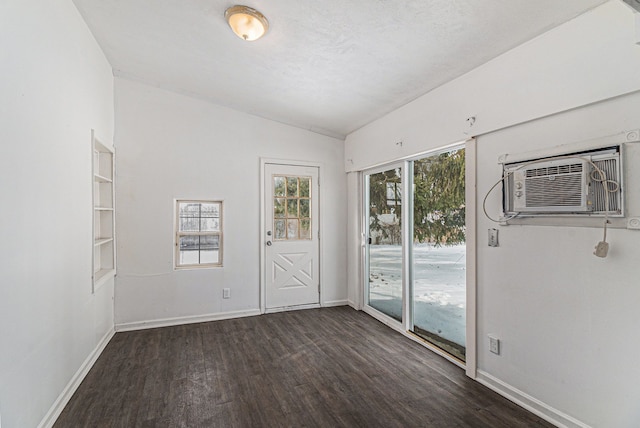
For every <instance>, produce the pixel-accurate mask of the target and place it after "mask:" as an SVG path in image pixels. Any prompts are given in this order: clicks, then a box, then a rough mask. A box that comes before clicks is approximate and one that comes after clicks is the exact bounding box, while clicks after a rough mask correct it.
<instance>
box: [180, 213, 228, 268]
mask: <svg viewBox="0 0 640 428" xmlns="http://www.w3.org/2000/svg"><path fill="white" fill-rule="evenodd" d="M177 214H178V215H177V217H178V218H177V227H176V229H177V230H176V267H177V268H179V267H210V266H222V246H221V242H222V201H177Z"/></svg>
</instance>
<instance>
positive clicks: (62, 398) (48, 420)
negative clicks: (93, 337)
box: [38, 328, 116, 428]
mask: <svg viewBox="0 0 640 428" xmlns="http://www.w3.org/2000/svg"><path fill="white" fill-rule="evenodd" d="M115 333H116V332H115V330H114V329H113V328H112V329H110V330H109V331H107V333H106V334H105V335H104V337H103V338H102V339H101V340H100V342H99V343H98V345H97V346H96V347H95V349H94V350H93V351H92V352H91V354H89V356H88V357H87V358H86V359H85V360H84V362H83V363H82V365H81V366H80V368H79V369H78V371H77V372H76V373H75V374H74V375H73V377H72V378H71V380H70V381H69V383H68V384H67V386H66V387H65V388H64V389H63V390H62V392H61V393H60V395H59V396H58V398H57V399H56V401H55V402H54V403H53V405H52V406H51V408H50V409H49V411H48V412H47V414H46V415H45V416H44V418H43V419H42V421H41V422H40V424H38V428H51V427H53V424H54V423H55V422H56V420H57V419H58V416H60V413H62V411H63V410H64V408H65V406H66V405H67V404H68V403H69V400H71V397H72V396H73V394H74V393H75V392H76V390H77V389H78V387H79V386H80V384H81V383H82V381H83V380H84V378H85V377H86V376H87V373H89V370H91V367H93V365H94V364H95V362H96V360H97V359H98V357H99V356H100V354H102V351H104V348H106V346H107V344H108V343H109V341H110V340H111V338H113V335H114V334H115Z"/></svg>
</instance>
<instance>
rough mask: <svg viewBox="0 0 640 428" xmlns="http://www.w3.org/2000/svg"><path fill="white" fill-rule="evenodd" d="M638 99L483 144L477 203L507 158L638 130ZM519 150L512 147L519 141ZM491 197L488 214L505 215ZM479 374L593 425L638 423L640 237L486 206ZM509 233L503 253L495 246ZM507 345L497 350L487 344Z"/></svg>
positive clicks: (515, 130) (638, 187)
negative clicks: (509, 216) (493, 237)
mask: <svg viewBox="0 0 640 428" xmlns="http://www.w3.org/2000/svg"><path fill="white" fill-rule="evenodd" d="M639 111H640V93H636V94H632V95H627V96H624V97H619V98H616V99H612V100H609V101H606V102H602V103H599V104H595V105H592V106H589V107H584V108H581V109H577V110H573V111H571V112H567V113H563V114H559V115H555V116H551V117H548V118H545V119H541V120H536V121H533V122H529V123H526V124H522V125H518V126H515V127H512V128H509V129H505V130H502V131H498V132H495V133H492V134H487V135H483V136H480V137H478V139H477V143H478V157H477V165H478V174H477V177H478V200H479V201H481V200H482V198H483V197H484V195H485V193H486V191H487V190H488V189H489V188H490V187H491V186H492V185H493V184H494V183H495V181H496V180H498V179H499V178H500V174H501V170H500V166H499V165H498V163H497V160H498V156H499V155H500V154H504V153H515V152H522V151H528V150H536V149H544V148H552V147H554V146H556V145H559V144H564V143H571V142H575V141H582V140H587V139H590V138H593V137H601V136H606V135H612V134H617V133H619V132H620V131H623V130H629V129H637V128H640V117H639V116H638V112H639ZM516 141H517V143H514V142H516ZM634 150H635V151H636V155H635V158H631V157H628V158H627V159H625V160H627V161H631V162H627V166H628V167H630V168H632V170H631V171H629V172H628V174H627V180H626V185H627V187H626V192H627V195H628V197H629V198H632V199H631V201H630V202H633V204H632V205H634V206H635V207H636V208H635V209H636V211H633V212H629V213H628V214H630V215H632V216H640V212H638V211H637V207H638V202H639V201H638V199H639V198H640V157H638V156H637V148H636V149H634ZM500 204H501V202H500V192H499V191H496V192H494V193H492V194H491V195H490V198H489V200H488V201H487V207H488V210H489V213H490V214H491V215H493V216H496V215H497V213H498V212H499V209H500ZM477 216H478V235H477V236H478V259H477V260H478V336H477V337H478V343H479V346H478V367H479V369H480V370H481V371H482V372H484V373H487V374H489V375H490V376H492V377H494V378H497V379H499V380H501V381H503V382H505V383H506V384H508V385H509V386H510V387H513V388H516V389H517V390H520V391H522V392H524V393H525V394H528V395H530V396H532V397H534V398H537V399H538V400H541V401H542V402H544V403H546V404H548V405H549V406H551V407H553V408H555V409H557V410H559V411H560V412H562V413H564V414H566V415H569V416H571V417H573V418H576V419H578V420H580V421H582V422H583V423H585V424H587V425H589V426H593V427H602V428H607V427H629V428H632V427H638V426H640V389H639V388H638V384H637V383H638V379H640V366H639V365H638V361H637V356H638V355H639V354H640V340H638V337H639V336H638V334H639V333H638V332H639V331H640V315H638V314H639V312H638V307H637V306H638V303H639V302H640V264H638V260H640V245H639V243H640V231H637V230H626V229H616V230H611V229H610V230H609V232H608V234H607V240H608V242H609V243H610V250H609V256H608V257H607V258H606V259H600V258H598V257H595V256H594V255H593V254H592V253H593V247H594V246H595V244H596V243H597V242H598V241H600V240H601V239H602V228H600V227H598V228H589V227H546V226H507V227H500V226H496V225H495V224H494V223H492V222H490V221H489V220H488V219H487V218H486V217H485V216H484V214H483V213H482V208H481V207H478V210H477ZM492 227H499V229H500V235H499V236H500V246H499V247H498V248H491V247H488V246H487V229H489V228H492ZM488 334H492V335H495V336H497V337H498V338H499V339H500V340H501V355H499V356H496V355H494V354H492V353H490V352H489V349H488V348H489V345H488V338H487V335H488Z"/></svg>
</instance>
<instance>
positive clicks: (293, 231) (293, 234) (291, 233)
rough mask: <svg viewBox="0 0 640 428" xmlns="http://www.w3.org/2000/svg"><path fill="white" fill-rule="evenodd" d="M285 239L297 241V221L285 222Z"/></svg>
mask: <svg viewBox="0 0 640 428" xmlns="http://www.w3.org/2000/svg"><path fill="white" fill-rule="evenodd" d="M287 239H298V219H295V220H287Z"/></svg>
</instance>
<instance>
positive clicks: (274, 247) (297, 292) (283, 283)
mask: <svg viewBox="0 0 640 428" xmlns="http://www.w3.org/2000/svg"><path fill="white" fill-rule="evenodd" d="M264 183H265V211H266V212H265V222H266V224H265V228H264V230H265V234H266V236H264V239H263V243H264V245H265V266H266V273H265V276H266V286H265V303H266V309H267V310H269V309H275V308H286V307H291V306H301V305H312V304H318V303H320V277H319V266H320V263H319V242H318V230H319V228H318V220H319V215H318V214H319V212H320V211H319V209H318V200H319V198H318V189H319V187H318V168H317V167H310V166H293V165H277V164H265V177H264Z"/></svg>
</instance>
